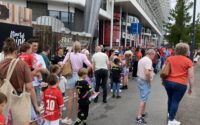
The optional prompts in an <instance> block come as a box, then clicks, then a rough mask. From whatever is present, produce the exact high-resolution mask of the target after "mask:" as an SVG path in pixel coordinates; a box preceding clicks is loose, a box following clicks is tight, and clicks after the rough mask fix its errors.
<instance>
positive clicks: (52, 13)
mask: <svg viewBox="0 0 200 125" xmlns="http://www.w3.org/2000/svg"><path fill="white" fill-rule="evenodd" d="M49 16H51V17H55V18H56V19H60V12H59V11H55V10H50V11H49Z"/></svg>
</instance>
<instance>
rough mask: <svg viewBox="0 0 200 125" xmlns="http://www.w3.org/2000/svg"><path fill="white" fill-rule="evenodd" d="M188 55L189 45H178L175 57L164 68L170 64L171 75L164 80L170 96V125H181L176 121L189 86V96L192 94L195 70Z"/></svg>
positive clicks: (167, 61) (168, 60)
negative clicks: (180, 104)
mask: <svg viewBox="0 0 200 125" xmlns="http://www.w3.org/2000/svg"><path fill="white" fill-rule="evenodd" d="M188 53H189V45H188V44H186V43H179V44H177V45H176V48H175V56H171V57H169V58H168V59H167V60H166V62H165V64H164V66H163V67H164V68H165V66H166V65H167V63H169V64H170V73H169V75H168V76H167V78H166V79H164V80H163V83H164V87H165V89H166V91H167V95H168V115H169V116H168V119H169V121H168V125H180V124H181V122H179V121H177V120H176V119H175V117H176V113H177V111H178V107H179V103H180V101H181V99H182V98H183V96H184V94H185V92H186V90H187V86H188V94H191V93H192V84H193V83H194V69H193V64H192V61H191V60H190V59H189V58H187V56H188ZM188 83H189V85H188Z"/></svg>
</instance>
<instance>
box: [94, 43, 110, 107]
mask: <svg viewBox="0 0 200 125" xmlns="http://www.w3.org/2000/svg"><path fill="white" fill-rule="evenodd" d="M92 63H93V68H94V69H95V78H96V87H95V91H96V92H99V87H100V85H101V86H102V88H103V103H107V80H108V65H109V59H108V56H107V55H106V54H105V53H103V52H102V48H101V47H100V46H97V47H96V53H95V54H94V55H93V57H92ZM94 102H95V103H97V102H98V97H97V98H96V99H95V100H94Z"/></svg>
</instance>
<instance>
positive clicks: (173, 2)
mask: <svg viewBox="0 0 200 125" xmlns="http://www.w3.org/2000/svg"><path fill="white" fill-rule="evenodd" d="M196 1H197V6H196V15H197V14H198V13H200V0H196ZM175 5H176V0H171V8H174V7H175ZM190 13H191V15H192V14H193V8H192V9H191V10H190Z"/></svg>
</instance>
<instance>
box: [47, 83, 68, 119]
mask: <svg viewBox="0 0 200 125" xmlns="http://www.w3.org/2000/svg"><path fill="white" fill-rule="evenodd" d="M43 103H44V116H46V117H45V119H46V120H49V121H54V120H58V119H59V118H60V114H61V111H60V108H61V106H63V105H64V100H63V98H62V93H61V92H60V90H59V89H58V88H57V87H56V88H55V87H49V88H47V89H46V90H45V91H44V93H43Z"/></svg>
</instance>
